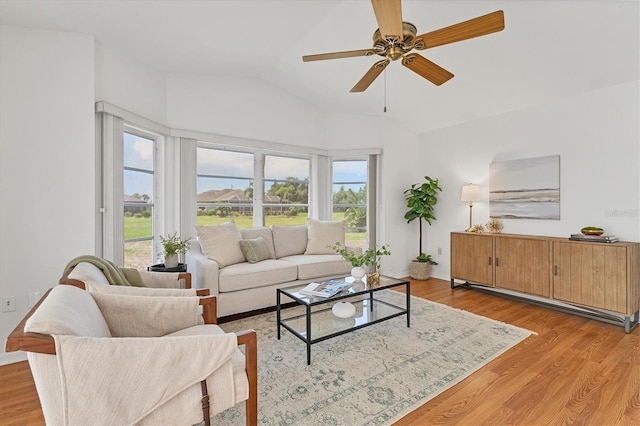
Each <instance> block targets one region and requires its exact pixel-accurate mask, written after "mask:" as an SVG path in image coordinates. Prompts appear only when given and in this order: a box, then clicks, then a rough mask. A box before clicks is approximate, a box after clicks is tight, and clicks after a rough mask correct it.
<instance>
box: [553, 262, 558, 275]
mask: <svg viewBox="0 0 640 426" xmlns="http://www.w3.org/2000/svg"><path fill="white" fill-rule="evenodd" d="M553 275H555V276H557V275H558V265H553Z"/></svg>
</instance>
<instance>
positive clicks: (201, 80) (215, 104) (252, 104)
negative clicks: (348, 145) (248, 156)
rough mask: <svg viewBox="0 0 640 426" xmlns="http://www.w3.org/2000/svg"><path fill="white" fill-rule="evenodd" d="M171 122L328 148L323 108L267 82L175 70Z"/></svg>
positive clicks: (195, 128)
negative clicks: (177, 72)
mask: <svg viewBox="0 0 640 426" xmlns="http://www.w3.org/2000/svg"><path fill="white" fill-rule="evenodd" d="M167 105H168V107H167V118H168V121H167V124H168V125H169V126H170V127H172V128H174V129H184V130H193V131H199V132H206V133H212V134H217V135H225V136H235V137H240V138H247V139H256V140H261V141H266V142H277V143H283V144H289V145H298V146H304V147H315V148H324V146H325V116H324V112H322V111H320V110H318V109H315V108H313V107H311V106H310V105H309V104H308V103H306V102H303V101H301V100H299V99H296V98H295V97H292V96H290V95H289V94H287V93H286V92H284V91H283V90H280V89H278V88H276V87H274V86H272V85H270V84H268V83H265V82H264V81H262V80H258V79H254V78H233V77H228V76H227V77H223V76H218V77H211V76H197V75H186V74H171V75H169V76H168V78H167Z"/></svg>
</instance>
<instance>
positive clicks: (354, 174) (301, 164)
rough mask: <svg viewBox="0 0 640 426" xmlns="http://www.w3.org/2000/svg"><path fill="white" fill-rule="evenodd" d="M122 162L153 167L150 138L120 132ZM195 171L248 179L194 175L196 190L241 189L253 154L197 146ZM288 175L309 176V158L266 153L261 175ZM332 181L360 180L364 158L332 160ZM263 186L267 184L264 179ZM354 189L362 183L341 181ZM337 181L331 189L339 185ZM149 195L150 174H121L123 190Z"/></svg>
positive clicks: (364, 176) (363, 174)
mask: <svg viewBox="0 0 640 426" xmlns="http://www.w3.org/2000/svg"><path fill="white" fill-rule="evenodd" d="M124 165H125V166H126V167H134V168H138V169H144V170H152V169H153V141H151V140H149V139H145V138H142V137H139V136H135V135H132V134H129V133H125V134H124ZM198 174H215V175H222V176H236V177H241V178H249V179H207V178H198V192H199V193H200V192H204V191H208V190H211V189H227V188H240V189H245V188H247V187H248V186H249V183H250V182H251V179H250V178H251V177H252V176H253V155H252V154H247V153H240V152H230V151H220V150H212V149H202V148H199V149H198ZM289 176H293V177H296V178H298V179H301V180H302V179H307V178H308V177H309V161H308V160H306V159H299V158H291V157H276V156H271V155H267V156H266V158H265V177H266V178H267V179H285V178H287V177H289ZM333 176H334V181H337V182H364V181H366V179H367V164H366V162H365V161H336V162H334V163H333ZM266 186H267V187H266V190H269V187H270V185H269V184H268V183H267V185H266ZM344 186H345V187H346V188H352V189H354V190H358V188H360V187H361V186H362V185H361V184H356V185H344ZM339 187H340V185H338V186H336V187H335V188H334V190H337V189H339ZM136 192H137V193H139V194H147V195H149V196H153V180H152V178H151V175H148V174H144V173H137V172H127V171H125V175H124V193H125V194H127V195H132V194H134V193H136Z"/></svg>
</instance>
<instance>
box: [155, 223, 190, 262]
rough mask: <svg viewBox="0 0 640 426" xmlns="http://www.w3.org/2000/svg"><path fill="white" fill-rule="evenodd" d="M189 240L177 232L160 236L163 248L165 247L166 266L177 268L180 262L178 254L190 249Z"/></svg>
mask: <svg viewBox="0 0 640 426" xmlns="http://www.w3.org/2000/svg"><path fill="white" fill-rule="evenodd" d="M189 240H190V238H187V239H186V240H183V239H181V238H180V237H179V236H178V233H177V232H174V233H173V234H171V235H168V236H167V237H166V238H165V237H162V236H161V237H160V242H161V243H162V248H163V249H164V266H165V268H175V267H176V266H178V264H179V259H178V254H185V253H186V252H187V250H188V249H189Z"/></svg>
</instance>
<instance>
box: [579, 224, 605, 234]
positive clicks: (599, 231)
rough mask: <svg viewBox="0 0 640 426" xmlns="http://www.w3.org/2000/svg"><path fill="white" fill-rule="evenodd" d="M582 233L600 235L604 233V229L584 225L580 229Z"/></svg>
mask: <svg viewBox="0 0 640 426" xmlns="http://www.w3.org/2000/svg"><path fill="white" fill-rule="evenodd" d="M580 232H582V234H583V235H602V234H604V229H602V228H598V227H597V226H585V227H584V228H582V229H581V230H580Z"/></svg>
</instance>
